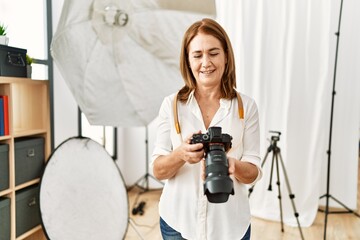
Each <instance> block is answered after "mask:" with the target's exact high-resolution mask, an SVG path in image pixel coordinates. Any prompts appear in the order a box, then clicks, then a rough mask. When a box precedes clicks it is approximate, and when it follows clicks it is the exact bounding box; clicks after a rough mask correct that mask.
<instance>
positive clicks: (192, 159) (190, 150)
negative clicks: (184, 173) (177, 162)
mask: <svg viewBox="0 0 360 240" xmlns="http://www.w3.org/2000/svg"><path fill="white" fill-rule="evenodd" d="M198 133H201V132H200V131H199V132H197V133H196V134H198ZM192 136H193V134H191V135H190V136H188V137H187V138H186V140H185V141H184V142H183V143H182V144H181V145H180V146H179V147H178V148H177V149H175V150H174V151H176V152H177V154H178V155H179V156H180V158H181V159H182V160H183V161H185V162H187V163H190V164H195V163H198V162H200V161H201V160H202V159H204V146H203V144H202V143H196V144H191V143H190V142H191V138H192Z"/></svg>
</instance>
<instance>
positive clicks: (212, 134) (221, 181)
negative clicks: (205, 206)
mask: <svg viewBox="0 0 360 240" xmlns="http://www.w3.org/2000/svg"><path fill="white" fill-rule="evenodd" d="M231 140H232V137H231V136H230V135H229V134H222V132H221V127H210V128H209V129H208V132H207V133H205V134H194V135H193V136H192V139H191V144H195V143H202V144H203V145H204V152H205V182H204V194H206V197H207V199H208V201H209V202H212V203H224V202H226V201H227V200H228V199H229V194H232V195H234V186H233V181H232V179H231V178H230V177H229V162H228V159H227V157H226V152H227V151H228V150H229V149H230V148H231Z"/></svg>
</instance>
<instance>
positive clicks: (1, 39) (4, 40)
mask: <svg viewBox="0 0 360 240" xmlns="http://www.w3.org/2000/svg"><path fill="white" fill-rule="evenodd" d="M0 44H2V45H8V44H9V38H8V37H7V36H0Z"/></svg>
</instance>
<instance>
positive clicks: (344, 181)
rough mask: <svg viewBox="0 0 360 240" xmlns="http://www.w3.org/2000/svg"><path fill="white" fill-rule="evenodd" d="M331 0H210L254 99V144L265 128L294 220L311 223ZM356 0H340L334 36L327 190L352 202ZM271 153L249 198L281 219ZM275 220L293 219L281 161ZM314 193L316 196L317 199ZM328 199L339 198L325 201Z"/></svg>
mask: <svg viewBox="0 0 360 240" xmlns="http://www.w3.org/2000/svg"><path fill="white" fill-rule="evenodd" d="M340 3H341V2H340V0H336V1H335V0H332V1H328V0H316V1H314V0H301V1H295V0H267V1H263V0H226V1H224V0H217V19H218V21H219V22H220V23H221V24H222V25H223V26H224V27H225V29H226V30H227V32H228V34H229V36H230V38H231V41H232V43H233V47H234V51H235V55H236V61H237V80H238V89H239V90H240V91H241V92H243V93H245V94H248V95H250V96H252V97H253V98H255V100H256V102H257V104H258V107H259V114H260V121H261V122H260V126H261V136H262V137H261V149H262V154H263V155H262V156H265V153H266V151H267V148H268V146H269V145H270V142H269V141H268V138H270V136H271V135H270V134H269V130H275V131H280V132H281V133H282V134H281V136H280V141H279V142H278V146H279V147H280V149H281V156H282V159H283V161H284V164H285V169H286V173H287V175H288V178H289V183H290V187H291V190H292V193H294V194H295V198H294V203H295V207H296V208H297V212H298V213H299V214H300V216H299V220H300V223H301V225H302V226H310V225H311V224H312V223H313V221H314V218H315V216H316V214H317V211H318V207H319V205H325V201H324V200H325V198H321V199H320V196H322V195H323V194H325V193H326V182H327V181H326V177H327V166H328V164H327V163H328V154H327V150H328V149H329V132H330V115H331V114H330V110H331V102H332V88H333V78H334V65H335V52H336V51H335V50H336V41H337V37H336V35H335V32H337V30H338V21H339V13H340ZM359 9H360V3H359V1H357V0H344V2H343V11H342V22H341V28H340V37H339V50H338V62H337V74H336V84H335V90H336V95H335V97H334V100H335V101H334V103H335V105H334V114H333V130H332V144H331V146H332V147H331V150H332V151H331V158H330V160H331V175H330V179H331V181H330V194H331V195H332V196H334V197H336V198H337V199H338V200H340V201H341V202H342V203H344V204H345V205H346V206H348V207H350V208H353V209H355V208H356V199H357V198H356V193H357V174H358V172H357V169H358V167H357V159H358V139H359V122H360V111H359V110H360V97H359V95H360V94H359V93H360V80H359V77H360V70H359V69H360V65H359V63H360V61H359V60H360V59H359V57H360V47H359V43H360V34H359V29H360V28H359V26H358V23H360V17H359V16H360V14H359V12H358V11H359ZM271 162H272V153H270V154H269V156H268V157H267V159H266V161H265V165H264V168H263V171H264V175H263V178H262V180H261V181H260V182H258V183H257V184H256V186H255V189H254V192H253V193H252V195H251V197H250V201H251V208H252V214H253V215H254V216H257V217H261V218H265V219H270V220H276V221H279V220H280V209H279V199H278V191H277V185H276V171H275V168H274V170H273V178H272V179H273V182H272V188H273V190H272V191H268V190H267V189H268V186H269V183H270V173H271V169H270V167H271ZM279 173H280V187H281V194H282V203H283V215H284V223H285V224H288V225H293V226H296V225H297V222H296V218H295V216H294V211H293V208H292V205H291V200H290V197H289V192H288V191H287V186H286V181H285V178H284V171H283V170H282V168H280V171H279ZM319 199H320V200H319ZM331 206H336V207H339V205H336V204H335V203H334V202H333V201H331Z"/></svg>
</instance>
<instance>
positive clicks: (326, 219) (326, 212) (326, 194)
mask: <svg viewBox="0 0 360 240" xmlns="http://www.w3.org/2000/svg"><path fill="white" fill-rule="evenodd" d="M342 7H343V0H341V4H340V13H339V22H338V31H337V32H336V33H335V35H336V37H337V41H336V51H335V64H334V76H333V88H332V97H331V111H330V130H329V148H328V151H327V152H326V153H327V155H328V159H327V163H328V164H327V178H326V193H325V194H324V195H322V196H321V197H320V199H321V198H324V197H325V198H326V206H325V210H322V209H319V211H320V212H324V213H325V223H324V240H326V228H327V221H328V214H329V213H353V214H354V215H355V216H357V217H360V215H359V214H358V213H356V212H354V211H353V210H351V209H350V208H349V207H347V206H345V204H343V203H342V202H340V201H339V200H338V199H336V198H334V197H333V196H332V195H331V194H330V169H331V168H330V163H331V140H332V126H333V116H334V101H335V94H336V91H335V82H336V67H337V57H338V50H339V38H340V26H341V15H342ZM330 198H331V199H333V200H334V201H335V202H337V203H338V204H339V205H341V206H342V207H343V208H345V209H346V210H347V211H329V199H330Z"/></svg>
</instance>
